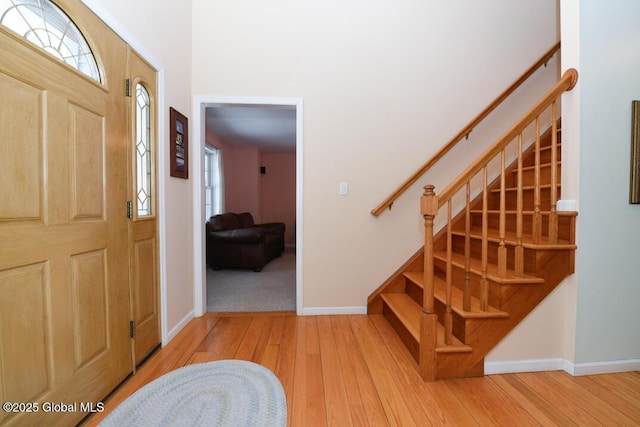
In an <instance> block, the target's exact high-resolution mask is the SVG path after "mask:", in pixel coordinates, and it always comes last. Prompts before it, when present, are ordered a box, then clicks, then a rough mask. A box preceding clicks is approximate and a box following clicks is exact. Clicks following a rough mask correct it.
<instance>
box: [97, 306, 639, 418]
mask: <svg viewBox="0 0 640 427" xmlns="http://www.w3.org/2000/svg"><path fill="white" fill-rule="evenodd" d="M219 359H243V360H251V361H254V362H257V363H260V364H262V365H264V366H266V367H267V368H269V369H271V370H272V371H273V372H275V373H276V375H277V376H278V378H279V379H280V381H281V382H282V384H283V386H284V390H285V394H286V397H287V406H288V422H289V425H291V426H305V427H306V426H325V425H332V426H351V425H353V426H366V425H372V426H386V425H390V426H402V427H405V426H413V425H416V426H427V425H444V424H446V425H453V426H476V425H477V426H494V425H504V426H516V425H517V426H529V425H532V426H533V425H547V426H553V425H558V426H595V425H605V426H613V425H621V426H632V425H640V372H638V371H636V372H627V373H621V374H606V375H594V376H583V377H572V376H570V375H569V374H567V373H565V372H563V371H554V372H540V373H523V374H509V375H488V376H484V377H482V378H472V379H458V380H443V381H437V382H434V383H425V382H423V381H422V380H421V379H420V376H419V375H418V373H417V367H416V363H415V361H414V360H413V358H412V357H411V356H410V354H409V352H408V351H407V349H406V348H405V347H404V345H403V344H402V343H401V342H400V340H399V338H398V337H397V335H396V334H395V332H394V331H393V330H392V329H391V327H390V326H389V324H388V323H387V322H386V320H385V319H384V318H383V317H381V316H380V315H370V316H368V315H349V316H347V315H345V316H304V317H298V316H296V315H295V314H292V313H263V314H259V313H247V314H207V315H205V316H204V317H201V318H196V319H194V320H192V321H191V322H190V323H189V324H188V325H187V326H186V327H185V328H184V329H183V330H182V331H181V332H180V333H179V334H178V335H177V336H176V337H175V338H174V339H173V340H172V341H171V342H170V343H169V345H167V346H166V347H164V348H162V349H160V350H159V351H158V352H156V354H154V355H153V356H152V357H151V358H150V359H149V360H148V361H147V362H146V363H145V364H144V365H143V366H142V368H141V369H140V370H139V371H138V373H137V374H136V375H135V376H133V377H131V378H130V379H129V380H128V381H127V382H125V383H124V384H123V385H122V386H121V387H120V389H119V390H117V391H116V392H115V393H114V394H113V395H112V397H111V398H109V399H108V400H107V401H106V402H105V412H103V413H101V414H96V415H94V416H93V417H92V418H90V419H89V420H88V421H87V423H86V424H87V425H95V424H97V423H98V422H99V420H100V419H102V418H103V417H104V416H105V415H106V414H107V413H108V412H109V411H111V410H113V408H114V407H115V406H117V404H118V403H120V402H122V401H123V400H124V399H125V398H126V397H127V396H129V395H130V394H131V393H133V392H134V391H135V390H136V389H138V388H139V387H141V386H143V385H144V384H146V383H148V382H150V381H152V380H153V379H155V378H157V377H159V376H160V375H162V374H164V373H166V372H169V371H171V370H173V369H175V368H178V367H181V366H184V365H188V364H191V363H199V362H207V361H213V360H219Z"/></svg>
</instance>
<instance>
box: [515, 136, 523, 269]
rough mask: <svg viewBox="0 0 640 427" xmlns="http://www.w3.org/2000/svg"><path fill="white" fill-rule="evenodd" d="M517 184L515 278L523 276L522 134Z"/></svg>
mask: <svg viewBox="0 0 640 427" xmlns="http://www.w3.org/2000/svg"><path fill="white" fill-rule="evenodd" d="M517 179H518V184H517V188H518V190H517V193H518V194H517V196H516V197H517V202H516V204H517V206H516V249H515V261H514V270H515V274H516V276H520V277H522V276H524V247H523V246H522V233H523V230H522V210H523V206H524V199H523V196H522V134H520V135H519V136H518V178H517Z"/></svg>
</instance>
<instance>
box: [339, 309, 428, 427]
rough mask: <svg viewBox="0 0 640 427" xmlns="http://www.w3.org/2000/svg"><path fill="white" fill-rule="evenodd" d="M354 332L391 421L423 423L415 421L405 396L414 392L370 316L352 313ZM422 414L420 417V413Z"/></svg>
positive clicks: (403, 426)
mask: <svg viewBox="0 0 640 427" xmlns="http://www.w3.org/2000/svg"><path fill="white" fill-rule="evenodd" d="M351 323H352V328H353V334H354V336H355V338H356V341H357V343H358V346H359V348H360V352H361V353H362V355H363V356H364V359H365V361H366V362H367V366H369V372H370V375H371V377H372V379H373V382H374V384H375V387H376V389H377V391H378V396H380V401H381V402H382V407H383V408H384V411H385V414H386V416H387V422H388V423H389V425H392V426H402V427H405V426H415V425H420V424H419V423H418V424H417V423H416V422H415V421H414V418H413V416H412V415H411V411H410V409H409V407H408V406H407V404H406V401H405V399H406V398H407V397H408V396H410V395H411V393H407V390H405V389H404V387H402V385H401V384H399V383H398V377H399V376H400V375H402V373H401V372H397V370H394V369H393V368H394V363H391V362H390V359H391V360H392V356H391V355H390V354H389V353H388V350H387V348H386V346H385V345H384V342H383V340H382V338H381V337H380V335H379V334H378V331H377V330H376V328H375V326H374V325H373V324H372V323H371V321H370V319H369V318H368V317H367V316H364V315H363V316H355V315H354V316H352V317H351ZM419 418H420V417H419Z"/></svg>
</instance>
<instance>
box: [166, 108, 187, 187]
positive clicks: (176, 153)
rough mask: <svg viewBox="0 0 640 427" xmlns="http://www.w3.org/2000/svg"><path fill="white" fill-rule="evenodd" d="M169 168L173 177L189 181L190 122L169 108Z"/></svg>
mask: <svg viewBox="0 0 640 427" xmlns="http://www.w3.org/2000/svg"><path fill="white" fill-rule="evenodd" d="M169 121H170V123H169V159H170V160H169V162H170V164H169V166H170V170H171V176H175V177H177V178H184V179H189V121H188V119H187V118H186V117H185V116H184V115H182V114H181V113H180V112H179V111H178V110H176V109H174V108H173V107H169Z"/></svg>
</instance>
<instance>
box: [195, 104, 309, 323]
mask: <svg viewBox="0 0 640 427" xmlns="http://www.w3.org/2000/svg"><path fill="white" fill-rule="evenodd" d="M194 130H195V134H196V137H197V138H194V141H196V144H194V145H195V146H194V149H193V153H192V155H193V156H194V161H193V163H192V164H193V166H194V183H193V187H194V188H193V189H194V213H195V218H194V219H195V226H194V232H195V234H196V235H195V237H194V242H195V248H194V255H195V256H194V271H195V276H196V277H195V280H194V282H195V287H196V289H195V296H196V311H197V312H196V315H201V314H203V313H205V312H207V311H282V310H286V311H288V310H295V311H296V312H297V313H298V314H300V313H301V310H302V251H301V249H302V240H303V239H302V233H301V230H302V225H301V224H302V100H301V99H299V98H247V97H213V96H211V97H196V99H195V103H194ZM209 150H217V151H216V157H215V159H216V163H215V165H214V164H212V163H211V161H212V160H211V159H213V157H211V154H210V151H209ZM208 153H209V154H208ZM216 174H217V175H216ZM213 189H216V190H213ZM221 194H222V195H221ZM230 212H233V213H236V214H240V213H245V212H248V213H250V214H251V218H252V219H253V222H254V223H255V224H264V223H269V224H272V223H282V224H284V226H285V227H284V228H285V232H284V251H283V252H282V255H280V256H277V257H275V258H273V259H271V260H269V262H267V264H266V265H264V266H263V267H261V268H260V270H261V271H258V272H256V271H253V269H251V268H244V269H240V268H222V269H220V270H218V269H217V268H216V270H214V269H212V268H211V267H208V265H207V264H208V263H207V238H206V225H205V224H206V223H207V221H208V220H209V218H210V216H211V215H212V214H219V213H230ZM284 281H289V283H290V285H285V284H283V283H282V282H284ZM214 283H215V284H214ZM218 284H221V286H222V287H215V286H216V285H218ZM292 288H293V289H292ZM242 289H244V290H242ZM280 292H282V293H280Z"/></svg>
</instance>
